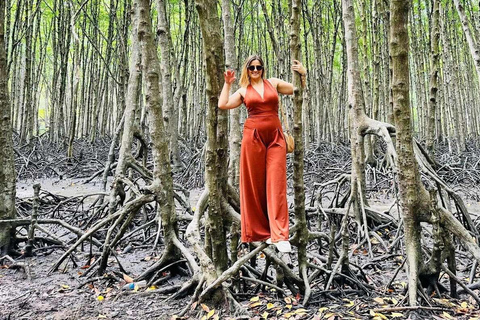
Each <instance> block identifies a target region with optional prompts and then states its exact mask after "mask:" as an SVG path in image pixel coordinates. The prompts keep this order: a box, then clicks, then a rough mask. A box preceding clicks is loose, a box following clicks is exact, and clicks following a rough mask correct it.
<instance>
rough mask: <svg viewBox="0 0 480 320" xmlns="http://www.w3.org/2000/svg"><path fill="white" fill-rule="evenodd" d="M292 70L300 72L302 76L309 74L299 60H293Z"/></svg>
mask: <svg viewBox="0 0 480 320" xmlns="http://www.w3.org/2000/svg"><path fill="white" fill-rule="evenodd" d="M292 70H293V71H296V72H298V73H300V75H302V76H304V75H306V74H307V69H305V67H304V66H303V64H302V63H301V62H300V61H298V60H293V65H292Z"/></svg>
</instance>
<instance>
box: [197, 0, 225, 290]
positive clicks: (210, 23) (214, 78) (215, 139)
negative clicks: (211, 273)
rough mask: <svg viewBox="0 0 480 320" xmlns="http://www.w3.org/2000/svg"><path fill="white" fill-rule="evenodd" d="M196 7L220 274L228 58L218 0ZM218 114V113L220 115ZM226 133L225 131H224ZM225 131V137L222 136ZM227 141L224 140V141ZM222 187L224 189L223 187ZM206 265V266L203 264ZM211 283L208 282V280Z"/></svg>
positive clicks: (211, 224)
mask: <svg viewBox="0 0 480 320" xmlns="http://www.w3.org/2000/svg"><path fill="white" fill-rule="evenodd" d="M195 5H196V9H197V12H198V16H199V19H200V29H201V32H202V38H203V59H204V65H205V67H206V69H205V70H206V73H205V80H206V94H207V99H208V100H207V101H208V105H207V120H206V126H207V148H206V158H205V170H206V173H205V180H206V181H205V182H206V187H207V189H208V192H209V211H208V219H207V221H206V227H207V228H208V232H209V235H210V241H211V243H207V244H206V245H207V246H209V245H211V248H212V250H213V251H212V256H211V258H212V261H213V263H214V266H215V269H216V271H217V274H221V273H222V272H223V271H225V270H226V269H227V263H228V255H227V250H226V246H225V243H226V234H225V216H224V213H223V212H222V209H221V207H220V197H221V193H220V190H226V189H223V188H222V187H225V186H226V173H227V172H226V170H225V168H226V163H227V159H226V156H227V153H226V150H225V149H222V148H225V142H226V140H225V134H226V132H225V131H224V130H223V129H224V128H223V129H222V128H220V124H221V122H222V120H220V119H219V118H220V116H222V118H223V119H224V120H223V121H225V120H226V111H225V110H218V97H219V96H220V92H221V88H222V84H223V72H224V69H225V68H224V57H223V50H224V49H223V41H222V39H223V37H222V34H221V31H222V27H221V24H220V20H219V19H218V17H219V15H218V11H217V1H216V0H196V1H195ZM217 113H218V114H217ZM222 132H223V133H222ZM222 134H223V136H222ZM222 140H223V141H222ZM221 188H222V189H221ZM202 267H203V266H202ZM207 282H208V281H207Z"/></svg>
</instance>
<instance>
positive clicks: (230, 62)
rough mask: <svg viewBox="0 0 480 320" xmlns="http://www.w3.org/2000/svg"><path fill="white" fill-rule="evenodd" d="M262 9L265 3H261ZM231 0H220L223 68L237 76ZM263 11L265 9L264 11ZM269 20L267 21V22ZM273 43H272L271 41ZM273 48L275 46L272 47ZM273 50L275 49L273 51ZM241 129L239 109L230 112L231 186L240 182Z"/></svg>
mask: <svg viewBox="0 0 480 320" xmlns="http://www.w3.org/2000/svg"><path fill="white" fill-rule="evenodd" d="M261 3H262V7H265V3H264V2H263V1H262V2H261ZM230 8H231V0H222V18H223V29H224V34H225V67H226V68H227V69H231V70H234V71H235V74H238V69H237V67H238V59H237V55H236V54H235V35H234V31H233V24H232V18H231V16H230ZM264 11H265V9H264ZM268 21H270V20H267V22H268ZM272 43H273V41H272ZM274 48H275V46H274ZM274 50H275V49H274ZM237 89H238V85H237V83H236V82H235V83H233V86H232V92H234V91H236V90H237ZM241 135H242V133H241V128H240V108H235V109H233V110H231V111H230V162H229V169H228V171H229V172H228V179H229V182H230V184H231V185H232V186H236V187H237V186H238V183H239V181H240V147H241V141H242V137H241Z"/></svg>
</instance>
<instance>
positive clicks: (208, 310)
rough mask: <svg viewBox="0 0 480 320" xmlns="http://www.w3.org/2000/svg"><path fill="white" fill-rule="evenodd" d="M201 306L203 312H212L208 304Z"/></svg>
mask: <svg viewBox="0 0 480 320" xmlns="http://www.w3.org/2000/svg"><path fill="white" fill-rule="evenodd" d="M200 306H201V307H202V309H203V311H205V312H210V308H209V307H208V306H207V305H206V304H204V303H202V304H201V305H200Z"/></svg>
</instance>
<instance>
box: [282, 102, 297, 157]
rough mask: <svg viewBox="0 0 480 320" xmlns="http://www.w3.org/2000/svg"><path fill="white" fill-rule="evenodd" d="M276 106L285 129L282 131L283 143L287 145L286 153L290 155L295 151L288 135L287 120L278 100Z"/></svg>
mask: <svg viewBox="0 0 480 320" xmlns="http://www.w3.org/2000/svg"><path fill="white" fill-rule="evenodd" d="M278 105H279V107H280V111H281V112H282V119H283V124H284V125H285V129H286V130H284V131H283V136H284V137H285V142H286V144H287V153H292V152H293V150H295V140H294V139H293V136H292V135H291V134H290V129H289V127H288V119H287V116H286V115H285V110H283V106H282V101H281V100H280V99H278Z"/></svg>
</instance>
